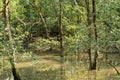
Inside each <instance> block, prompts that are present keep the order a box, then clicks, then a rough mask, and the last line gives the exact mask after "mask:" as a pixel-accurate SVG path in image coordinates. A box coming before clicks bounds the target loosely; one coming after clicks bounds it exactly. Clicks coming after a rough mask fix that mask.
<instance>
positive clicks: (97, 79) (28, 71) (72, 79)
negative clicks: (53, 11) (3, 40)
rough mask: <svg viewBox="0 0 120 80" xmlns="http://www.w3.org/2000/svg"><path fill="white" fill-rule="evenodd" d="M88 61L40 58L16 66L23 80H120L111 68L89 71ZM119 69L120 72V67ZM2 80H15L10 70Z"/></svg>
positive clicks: (50, 57) (49, 57) (103, 65)
mask: <svg viewBox="0 0 120 80" xmlns="http://www.w3.org/2000/svg"><path fill="white" fill-rule="evenodd" d="M88 65H89V62H88V60H87V59H82V58H81V59H80V60H79V61H77V60H76V59H75V58H74V57H65V58H64V60H63V61H61V58H60V57H59V56H40V59H39V60H36V61H31V62H21V63H18V64H17V65H16V67H17V68H18V69H19V73H20V76H21V80H120V77H116V72H115V70H114V69H113V68H112V67H111V66H109V65H108V66H105V64H104V63H102V64H101V67H100V70H95V71H89V70H88ZM117 69H118V70H119V71H120V67H119V66H118V67H117ZM0 80H13V77H12V75H11V70H10V69H4V71H2V73H1V77H0Z"/></svg>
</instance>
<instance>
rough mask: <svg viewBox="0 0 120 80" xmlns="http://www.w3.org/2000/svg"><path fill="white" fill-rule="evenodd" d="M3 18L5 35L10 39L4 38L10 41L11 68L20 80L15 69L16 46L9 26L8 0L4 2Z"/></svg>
mask: <svg viewBox="0 0 120 80" xmlns="http://www.w3.org/2000/svg"><path fill="white" fill-rule="evenodd" d="M3 5H5V6H3V18H4V21H3V23H4V28H5V33H6V36H8V37H6V38H5V37H4V39H5V40H8V41H7V42H8V44H9V48H10V49H11V50H10V51H11V52H10V54H9V61H10V64H11V68H12V74H13V76H14V79H15V80H20V76H19V73H18V72H17V69H16V67H15V50H14V49H15V46H14V42H13V38H12V34H11V28H10V24H9V8H10V7H9V1H8V0H3Z"/></svg>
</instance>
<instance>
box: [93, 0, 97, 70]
mask: <svg viewBox="0 0 120 80" xmlns="http://www.w3.org/2000/svg"><path fill="white" fill-rule="evenodd" d="M92 7H93V11H92V15H93V26H94V41H95V43H97V37H98V35H97V28H96V0H92ZM94 50H95V52H94V54H95V55H94V61H93V69H95V70H96V65H97V57H98V53H97V48H96V47H95V49H94Z"/></svg>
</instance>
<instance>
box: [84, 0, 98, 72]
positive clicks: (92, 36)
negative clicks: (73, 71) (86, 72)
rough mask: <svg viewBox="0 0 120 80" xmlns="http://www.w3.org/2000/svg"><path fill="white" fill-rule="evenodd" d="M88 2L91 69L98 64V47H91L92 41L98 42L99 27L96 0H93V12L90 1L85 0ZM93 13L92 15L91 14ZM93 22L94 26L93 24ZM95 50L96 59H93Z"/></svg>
mask: <svg viewBox="0 0 120 80" xmlns="http://www.w3.org/2000/svg"><path fill="white" fill-rule="evenodd" d="M85 3H86V9H87V22H88V23H87V26H88V31H89V35H88V37H89V42H90V43H89V49H88V55H89V62H90V65H89V69H90V70H96V64H97V57H98V54H97V49H96V47H95V46H94V47H95V48H93V47H91V45H92V42H95V43H97V29H96V3H95V0H92V12H91V11H90V10H91V8H90V1H89V0H85ZM91 14H92V15H91ZM92 23H93V26H91V24H92ZM93 50H94V59H93V61H92V51H93Z"/></svg>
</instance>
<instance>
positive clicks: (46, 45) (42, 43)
mask: <svg viewBox="0 0 120 80" xmlns="http://www.w3.org/2000/svg"><path fill="white" fill-rule="evenodd" d="M29 46H30V47H31V48H34V49H38V50H40V51H45V50H48V49H50V47H58V46H59V42H58V41H55V40H51V41H50V40H47V39H42V38H38V39H37V40H36V41H35V42H33V43H31V44H29Z"/></svg>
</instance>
